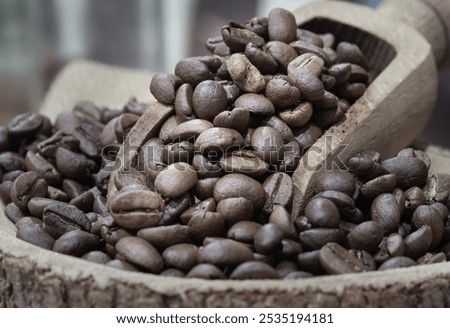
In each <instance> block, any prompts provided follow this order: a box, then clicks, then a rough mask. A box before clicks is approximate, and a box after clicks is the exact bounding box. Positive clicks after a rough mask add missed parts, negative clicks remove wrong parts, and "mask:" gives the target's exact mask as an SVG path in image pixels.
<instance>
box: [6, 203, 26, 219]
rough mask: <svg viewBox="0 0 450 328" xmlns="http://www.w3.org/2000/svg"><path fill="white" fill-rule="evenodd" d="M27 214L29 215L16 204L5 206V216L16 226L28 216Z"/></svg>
mask: <svg viewBox="0 0 450 328" xmlns="http://www.w3.org/2000/svg"><path fill="white" fill-rule="evenodd" d="M27 213H28V212H27V211H22V210H21V209H20V208H19V207H17V205H16V204H14V203H9V204H8V205H6V206H5V215H6V217H7V218H8V219H9V220H11V222H12V223H14V224H15V223H16V222H17V221H19V220H20V219H21V218H23V217H24V216H27Z"/></svg>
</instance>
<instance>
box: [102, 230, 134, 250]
mask: <svg viewBox="0 0 450 328" xmlns="http://www.w3.org/2000/svg"><path fill="white" fill-rule="evenodd" d="M100 235H101V237H102V239H103V240H105V241H106V242H107V243H108V244H109V245H111V246H114V245H116V244H117V242H118V241H119V240H121V239H122V238H125V237H129V236H131V234H130V233H129V232H128V231H126V230H124V229H122V228H120V227H118V226H107V225H102V226H101V227H100Z"/></svg>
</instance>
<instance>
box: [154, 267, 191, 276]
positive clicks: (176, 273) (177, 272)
mask: <svg viewBox="0 0 450 328" xmlns="http://www.w3.org/2000/svg"><path fill="white" fill-rule="evenodd" d="M159 275H160V276H163V277H177V278H184V277H186V274H185V273H184V272H183V271H181V270H178V269H173V268H170V269H166V270H164V271H161V272H160V273H159Z"/></svg>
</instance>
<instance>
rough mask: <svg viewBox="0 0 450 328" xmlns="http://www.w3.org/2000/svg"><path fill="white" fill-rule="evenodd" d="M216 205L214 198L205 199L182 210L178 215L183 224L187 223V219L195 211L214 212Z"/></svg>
mask: <svg viewBox="0 0 450 328" xmlns="http://www.w3.org/2000/svg"><path fill="white" fill-rule="evenodd" d="M216 205H217V204H216V201H215V200H214V198H208V199H205V200H204V201H201V202H199V203H196V204H195V205H194V206H192V207H189V208H188V209H187V210H186V211H184V212H183V214H181V216H180V221H181V222H182V223H183V224H188V222H189V220H190V219H191V217H192V215H193V214H194V213H195V212H198V211H201V212H205V211H206V212H214V211H215V210H216Z"/></svg>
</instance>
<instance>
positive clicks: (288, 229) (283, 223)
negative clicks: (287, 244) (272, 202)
mask: <svg viewBox="0 0 450 328" xmlns="http://www.w3.org/2000/svg"><path fill="white" fill-rule="evenodd" d="M269 223H272V224H275V225H277V226H278V227H280V228H281V230H283V232H284V235H285V237H286V238H289V239H293V240H297V239H298V235H297V231H296V230H295V226H294V223H293V222H292V221H291V216H290V213H289V212H288V211H287V210H286V208H284V207H283V206H277V207H276V208H275V209H274V210H273V212H272V213H271V214H270V217H269Z"/></svg>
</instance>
